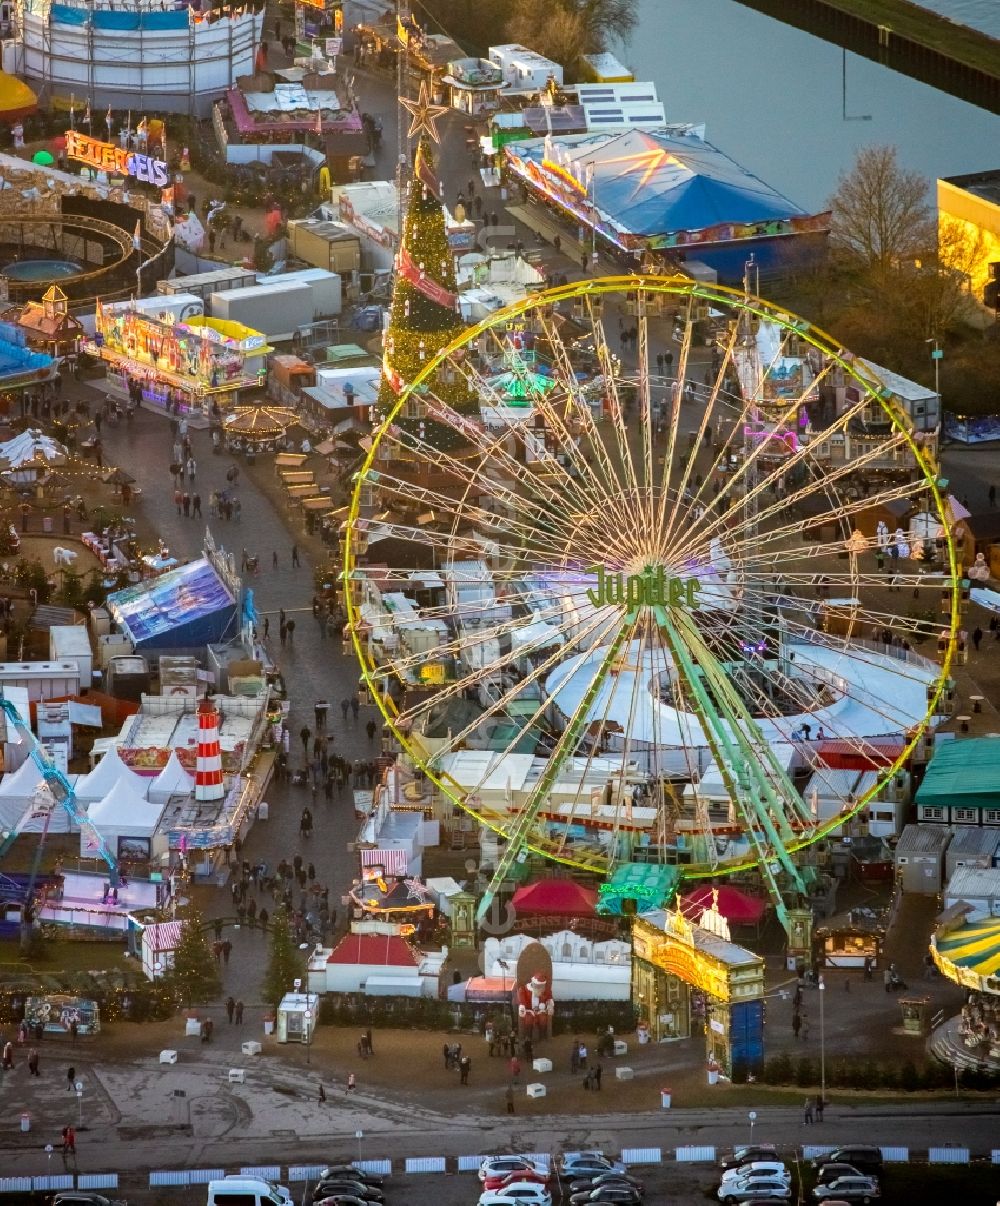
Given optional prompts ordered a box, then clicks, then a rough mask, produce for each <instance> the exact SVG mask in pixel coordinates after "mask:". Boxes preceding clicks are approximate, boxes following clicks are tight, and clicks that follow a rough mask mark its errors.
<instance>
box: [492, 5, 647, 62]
mask: <svg viewBox="0 0 1000 1206" xmlns="http://www.w3.org/2000/svg"><path fill="white" fill-rule="evenodd" d="M637 21H638V15H637V12H636V0H550V2H549V3H540V2H539V0H514V4H513V6H512V8H511V13H510V18H509V20H508V22H507V37H508V38H511V39H512V40H513V41H515V42H523V43H524V44H525V45H526V46H530V47H531V48H532V50H537V51H538V52H539V53H540V54H544V55H546V56H547V57H548V58H550V59H554V60H555V61H556V62H557V63H562V64H563V66H564V67H568V68H572V67H573V66H574V65H575V63H576V61H577V60H578V59H579V58H580V56H581V55H584V54H594V53H597V52H599V51H602V50H605V49H607V47H608V45H609V44H610V43H611V42H612V41H614V40H616V39H617V40H621V41H624V40H626V39H627V38H628V37H629V35H630V34H631V33H632V31H633V30H634V29H635V26H636V24H637Z"/></svg>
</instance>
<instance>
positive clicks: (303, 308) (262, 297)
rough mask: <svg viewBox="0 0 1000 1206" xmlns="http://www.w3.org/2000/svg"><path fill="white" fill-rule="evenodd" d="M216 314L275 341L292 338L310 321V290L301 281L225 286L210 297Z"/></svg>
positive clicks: (311, 306) (311, 301)
mask: <svg viewBox="0 0 1000 1206" xmlns="http://www.w3.org/2000/svg"><path fill="white" fill-rule="evenodd" d="M209 304H210V306H211V308H212V314H213V316H214V317H215V318H225V319H228V320H229V321H230V322H240V323H242V324H243V325H244V326H246V327H250V328H251V330H254V331H259V332H260V333H261V334H262V335H266V336H267V338H268V339H270V340H273V341H274V342H276V343H280V342H282V341H287V340H290V339H291V338H292V336H293V335H294V333H295V331H296V330H297V329H298V328H299V327H303V326H306V325H308V324H309V323H311V322H312V321H313V310H314V301H313V291H312V288H311V287H310V286H309V285H307V284H306V283H304V282H303V281H285V282H280V281H277V280H272V281H270V282H269V283H268V284H266V285H255V286H254V287H253V288H250V289H225V290H223V291H222V292H220V293H213V294H212V295H211V296H210V298H209Z"/></svg>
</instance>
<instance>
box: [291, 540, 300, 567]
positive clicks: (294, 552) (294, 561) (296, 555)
mask: <svg viewBox="0 0 1000 1206" xmlns="http://www.w3.org/2000/svg"><path fill="white" fill-rule="evenodd" d="M298 567H299V546H298V545H297V544H293V545H292V568H293V569H298Z"/></svg>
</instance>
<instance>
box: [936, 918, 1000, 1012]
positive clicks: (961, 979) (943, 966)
mask: <svg viewBox="0 0 1000 1206" xmlns="http://www.w3.org/2000/svg"><path fill="white" fill-rule="evenodd" d="M931 954H932V955H933V956H934V962H935V963H936V964H937V966H938V969H939V970H940V972H941V974H942V975H944V976H947V977H948V979H949V980H954V981H955V982H956V983H958V984H962V985H963V986H964V987H966V988H972V989H975V990H976V991H978V992H992V993H1000V917H987V918H985V919H984V920H983V921H974V922H971V923H969V924H966V925H961V926H958V927H957V928H956V929H953V930H949V931H948V932H947V933H938V934H937V935H935V937H934V938H933V939H932V941H931Z"/></svg>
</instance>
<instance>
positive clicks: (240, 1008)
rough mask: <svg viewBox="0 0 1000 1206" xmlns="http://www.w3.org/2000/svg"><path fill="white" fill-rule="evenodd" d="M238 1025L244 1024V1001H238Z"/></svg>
mask: <svg viewBox="0 0 1000 1206" xmlns="http://www.w3.org/2000/svg"><path fill="white" fill-rule="evenodd" d="M236 1025H237V1026H242V1025H243V1002H242V1001H237V1002H236Z"/></svg>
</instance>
